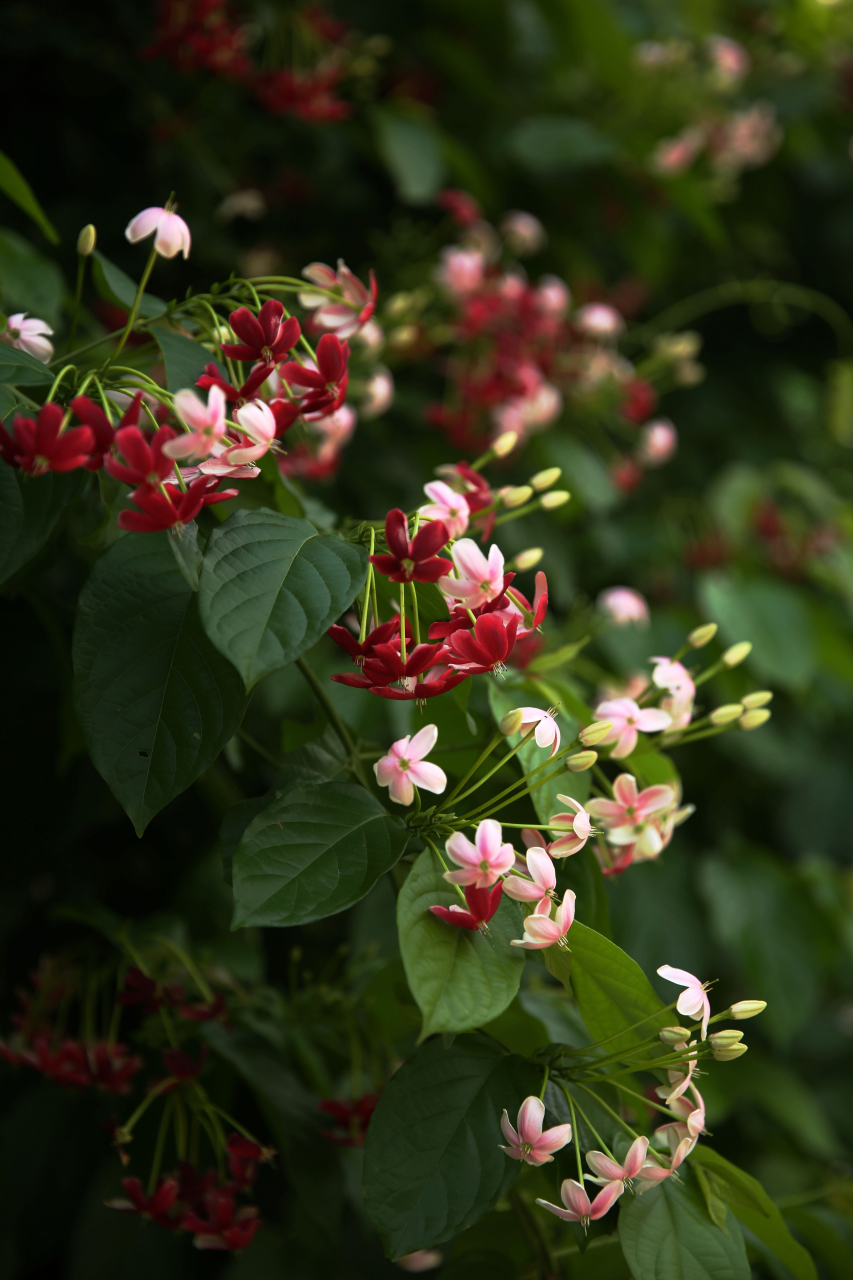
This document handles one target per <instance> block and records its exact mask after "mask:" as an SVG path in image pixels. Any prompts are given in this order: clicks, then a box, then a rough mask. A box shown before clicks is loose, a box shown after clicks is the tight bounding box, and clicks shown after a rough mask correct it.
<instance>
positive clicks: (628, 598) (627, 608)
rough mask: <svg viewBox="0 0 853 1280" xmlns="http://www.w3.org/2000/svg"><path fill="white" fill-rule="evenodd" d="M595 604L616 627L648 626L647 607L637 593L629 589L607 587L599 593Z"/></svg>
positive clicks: (643, 599)
mask: <svg viewBox="0 0 853 1280" xmlns="http://www.w3.org/2000/svg"><path fill="white" fill-rule="evenodd" d="M596 603H597V605H598V607H599V609H600V610H601V612H602V613H606V614H607V616H608V617H609V619H610V621H611V622H615V623H616V625H617V627H627V626H629V625H630V624H631V623H632V622H633V623H637V625H638V626H641V627H645V626H647V625H648V621H649V606H648V605H647V604H646V601H645V598H644V597H643V596H641V595H640V593H639V591H634V590H632V588H631V587H608V588H607V590H606V591H602V592H601V594H600V595H599V597H598V600H597V601H596Z"/></svg>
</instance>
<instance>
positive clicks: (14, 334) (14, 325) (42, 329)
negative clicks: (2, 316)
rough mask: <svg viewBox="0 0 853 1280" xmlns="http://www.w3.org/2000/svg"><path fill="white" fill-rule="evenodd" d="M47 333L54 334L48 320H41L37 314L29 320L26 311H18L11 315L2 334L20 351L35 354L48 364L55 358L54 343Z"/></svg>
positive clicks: (37, 358)
mask: <svg viewBox="0 0 853 1280" xmlns="http://www.w3.org/2000/svg"><path fill="white" fill-rule="evenodd" d="M47 334H51V335H52V334H53V330H52V329H51V327H50V325H49V324H48V323H47V321H46V320H39V319H37V318H36V317H35V316H33V318H32V319H31V320H28V319H27V313H26V311H16V312H15V314H14V315H13V316H9V320H8V323H7V325H6V331H5V333H4V334H3V335H2V336H3V337H4V338H6V339H8V341H9V343H10V345H11V346H13V347H17V349H18V350H19V351H26V353H27V355H28V356H35V358H36V360H41V362H42V364H47V363H48V362H49V361H50V360H52V359H53V343H52V342H48V340H47V337H46V336H45V335H47Z"/></svg>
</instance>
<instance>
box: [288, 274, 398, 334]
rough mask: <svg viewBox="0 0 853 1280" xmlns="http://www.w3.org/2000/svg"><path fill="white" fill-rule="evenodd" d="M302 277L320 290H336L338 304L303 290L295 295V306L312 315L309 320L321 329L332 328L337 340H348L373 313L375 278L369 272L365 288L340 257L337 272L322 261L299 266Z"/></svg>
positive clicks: (375, 294)
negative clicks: (297, 298) (296, 303)
mask: <svg viewBox="0 0 853 1280" xmlns="http://www.w3.org/2000/svg"><path fill="white" fill-rule="evenodd" d="M302 274H303V275H304V276H305V279H306V280H310V281H311V283H312V284H315V285H319V287H320V288H321V289H330V290H331V289H340V291H341V296H342V298H343V301H342V302H335V301H334V299H332V298H328V297H326V295H325V294H322V293H313V292H312V291H311V290H310V289H304V290H303V291H302V292H301V293H300V294H299V304H300V306H303V307H305V308H307V309H308V310H309V311H313V312H314V316H313V320H314V323H315V324H316V325H319V326H320V328H321V329H334V330H335V332H336V333H337V334H338V335H339V337H341V338H350V337H352V335H353V334H354V333H357V332H358V330H359V329H360V328H361V326H362V325H364V324H367V321H368V320H369V319H370V317H371V316H372V315H373V312H374V311H375V310H376V299H377V296H378V289H377V285H376V277H375V275H374V274H373V271H372V270H371V272H370V289H369V290H368V289H366V288H365V287H364V285H363V284H362V283H361V281H360V280H359V279H358V277H357V276H355V275H353V273H352V272H351V271H350V269H349V267H348V266H347V265H346V263H345V262H344V260H343V259H342V258H339V259H338V269H337V271H333V270H332V268H331V267H328V266H326V264H325V262H311V263H309V265H308V266H307V267H303V270H302Z"/></svg>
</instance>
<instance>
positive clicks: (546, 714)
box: [519, 707, 560, 760]
mask: <svg viewBox="0 0 853 1280" xmlns="http://www.w3.org/2000/svg"><path fill="white" fill-rule="evenodd" d="M519 710H520V711H521V714H522V716H523V717H524V719H523V720H522V722H521V728H520V730H519V732H520V733H521V736H522V737H524V736H525V734H528V733H529V732H530V730H531V729H532V728H533V727H534V726H535V727H536V732H535V733H534V735H533V741H534V742H535V743H536V745H537V747H550V748H551V755H550V756H549V757H548V759H549V760H550V759H551V756H553V755H554V754H555V753H556V752H557V751H559V749H560V726H559V725H558V724H557V719H556V716H555V714H554V711H553V708H552V709H551V710H550V711H541V710H540V709H539V707H520V708H519Z"/></svg>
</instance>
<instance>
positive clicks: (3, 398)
mask: <svg viewBox="0 0 853 1280" xmlns="http://www.w3.org/2000/svg"><path fill="white" fill-rule="evenodd" d="M17 403H18V400H17V397H16V395H15V393H14V391H12V390H11V388H10V387H4V386H3V383H2V382H0V421H2V422H5V421H6V419H7V418H8V417H9V415H10V414H11V412H12V410H13V409H14V408H15V405H16V404H17Z"/></svg>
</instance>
